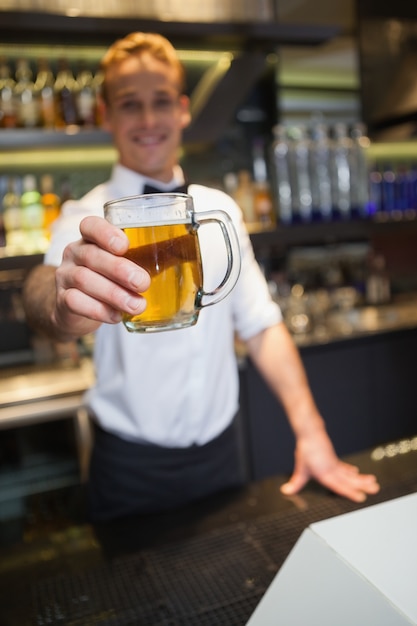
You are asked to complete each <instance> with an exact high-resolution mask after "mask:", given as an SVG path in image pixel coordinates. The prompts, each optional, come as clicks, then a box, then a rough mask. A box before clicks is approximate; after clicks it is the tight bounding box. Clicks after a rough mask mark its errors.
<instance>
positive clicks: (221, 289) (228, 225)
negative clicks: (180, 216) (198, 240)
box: [194, 210, 241, 309]
mask: <svg viewBox="0 0 417 626" xmlns="http://www.w3.org/2000/svg"><path fill="white" fill-rule="evenodd" d="M194 220H195V224H196V226H197V228H198V227H199V226H204V224H210V223H216V224H218V225H219V226H220V229H221V231H222V234H223V238H224V242H225V245H226V252H227V269H226V273H225V275H224V278H223V280H222V281H221V283H220V285H218V287H216V288H215V289H213V291H204V289H201V291H200V292H199V294H198V300H197V302H196V304H197V307H198V308H199V309H203V308H204V307H206V306H211V305H212V304H216V303H217V302H220V300H223V298H225V297H226V296H227V295H228V294H229V293H230V292H231V291H232V289H233V287H234V286H235V285H236V283H237V279H238V278H239V275H240V268H241V258H240V249H239V241H238V238H237V234H236V229H235V226H234V224H233V222H232V220H231V218H230V217H229V215H228V214H227V213H225V212H224V211H218V210H214V211H202V212H201V213H195V214H194ZM203 297H207V298H211V299H210V300H209V301H208V302H205V303H204V304H203V303H202V298H203Z"/></svg>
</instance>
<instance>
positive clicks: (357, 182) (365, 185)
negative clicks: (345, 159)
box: [350, 122, 371, 217]
mask: <svg viewBox="0 0 417 626" xmlns="http://www.w3.org/2000/svg"><path fill="white" fill-rule="evenodd" d="M351 138H352V143H351V152H350V180H351V181H352V184H351V186H350V200H351V206H352V212H353V213H354V214H355V215H359V217H367V216H368V215H369V213H370V211H369V165H368V158H367V155H366V151H367V149H368V147H369V145H370V143H371V142H370V140H369V138H368V137H367V135H366V129H365V125H364V124H362V123H360V122H357V123H356V124H354V125H353V127H352V130H351Z"/></svg>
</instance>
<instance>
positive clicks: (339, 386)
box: [241, 329, 417, 479]
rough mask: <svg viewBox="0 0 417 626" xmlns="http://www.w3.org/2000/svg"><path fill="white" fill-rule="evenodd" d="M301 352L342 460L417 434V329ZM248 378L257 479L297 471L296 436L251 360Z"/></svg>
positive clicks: (248, 422) (246, 399)
mask: <svg viewBox="0 0 417 626" xmlns="http://www.w3.org/2000/svg"><path fill="white" fill-rule="evenodd" d="M300 352H301V356H302V359H303V362H304V365H305V368H306V371H307V375H308V377H309V381H310V384H311V388H312V390H313V393H314V396H315V399H316V401H317V404H318V406H319V409H320V411H321V412H322V415H323V417H324V418H325V420H326V424H327V428H328V432H329V434H330V436H331V438H332V441H333V443H334V445H335V448H336V451H337V453H338V454H339V455H347V454H351V453H355V452H360V451H362V450H364V449H366V448H370V447H373V446H377V445H381V444H384V443H386V442H388V441H392V440H395V439H399V438H402V437H410V436H414V435H415V434H416V433H417V390H416V382H415V378H416V374H415V372H416V370H417V368H416V365H417V329H412V330H402V331H395V332H391V333H384V334H378V335H372V336H368V337H363V338H357V339H350V340H345V341H337V342H334V343H331V344H327V345H322V346H313V347H306V348H302V349H301V350H300ZM241 376H242V388H243V392H242V405H243V414H244V418H245V427H246V435H247V449H248V454H249V459H250V465H251V477H252V478H254V479H259V478H264V477H266V476H271V475H274V474H279V473H289V472H291V470H292V468H293V452H294V437H293V435H292V432H291V429H290V427H289V425H288V423H287V420H286V416H285V414H284V411H283V409H282V407H281V405H280V404H279V403H278V402H277V401H276V399H275V397H274V396H273V395H272V393H271V391H270V390H269V389H268V388H267V387H266V385H265V383H264V382H263V379H261V377H260V375H259V374H258V372H257V371H256V369H255V368H254V366H253V365H252V363H251V362H250V361H248V362H247V363H246V366H245V367H244V368H242V372H241Z"/></svg>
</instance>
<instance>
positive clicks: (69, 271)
mask: <svg viewBox="0 0 417 626" xmlns="http://www.w3.org/2000/svg"><path fill="white" fill-rule="evenodd" d="M63 260H64V263H63V265H62V266H61V267H62V270H61V269H60V268H58V270H57V277H58V278H59V279H60V278H61V274H62V277H63V278H62V280H63V284H64V286H66V287H71V286H75V287H76V288H79V289H81V290H82V291H84V290H85V291H86V293H89V291H88V288H89V286H91V285H94V284H95V283H96V280H97V279H98V276H99V275H101V276H103V277H105V278H107V279H109V280H111V281H113V282H114V283H116V284H118V285H121V286H122V287H125V288H126V289H128V290H130V291H133V292H135V293H140V292H143V291H146V289H148V288H149V285H150V277H149V274H148V272H147V271H146V270H144V269H143V268H142V267H140V266H139V265H137V264H136V263H133V262H132V261H130V260H129V259H126V258H124V257H119V256H115V255H114V254H111V253H109V252H108V251H106V250H103V249H102V248H100V247H99V246H98V245H95V244H89V243H85V242H84V243H79V244H77V245H74V246H68V247H67V248H66V249H65V251H64V258H63ZM67 261H68V266H69V267H68V266H67V265H66V263H67ZM87 271H93V272H95V273H96V274H97V276H96V275H94V276H93V275H91V274H88V273H87ZM101 288H102V285H101Z"/></svg>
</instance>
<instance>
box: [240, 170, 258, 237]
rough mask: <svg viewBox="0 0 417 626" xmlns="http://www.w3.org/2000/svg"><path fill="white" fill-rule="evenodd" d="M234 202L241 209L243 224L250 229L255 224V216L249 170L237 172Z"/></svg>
mask: <svg viewBox="0 0 417 626" xmlns="http://www.w3.org/2000/svg"><path fill="white" fill-rule="evenodd" d="M235 200H236V202H237V203H238V205H239V206H240V208H241V209H242V213H243V220H244V222H245V224H246V225H247V226H249V227H252V226H253V225H254V224H255V223H256V216H255V208H254V202H253V182H252V177H251V174H250V172H249V170H240V171H239V172H238V175H237V188H236V191H235Z"/></svg>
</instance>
